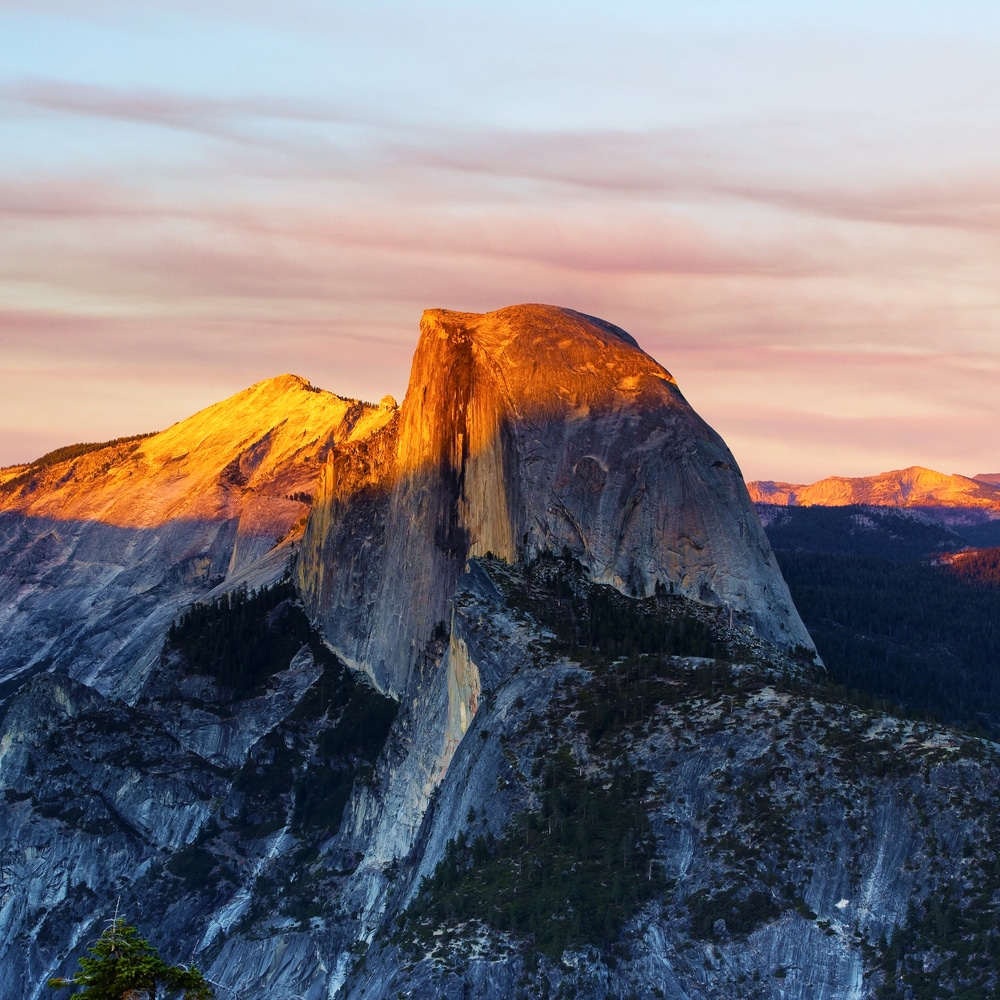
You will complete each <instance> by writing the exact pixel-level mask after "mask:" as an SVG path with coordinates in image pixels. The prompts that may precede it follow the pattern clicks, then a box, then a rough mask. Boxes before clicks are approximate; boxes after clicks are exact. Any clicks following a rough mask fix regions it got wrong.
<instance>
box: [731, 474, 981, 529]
mask: <svg viewBox="0 0 1000 1000" xmlns="http://www.w3.org/2000/svg"><path fill="white" fill-rule="evenodd" d="M747 489H748V490H749V491H750V496H751V498H752V499H753V501H754V502H755V503H767V504H775V505H777V506H781V507H811V506H818V507H845V506H849V505H851V504H864V505H869V506H877V507H960V508H971V509H977V510H980V511H983V512H985V513H987V514H988V516H989V517H991V518H1000V474H997V475H996V476H993V475H979V476H976V477H975V478H970V477H968V476H959V475H945V474H944V473H942V472H935V471H934V470H933V469H925V468H923V467H922V466H919V465H914V466H910V468H908V469H899V470H895V471H892V472H882V473H880V474H878V475H876V476H860V477H856V478H850V477H845V476H829V477H828V478H826V479H821V480H819V481H818V482H815V483H812V484H809V485H805V484H799V483H783V482H775V481H773V480H757V481H755V482H751V483H748V484H747Z"/></svg>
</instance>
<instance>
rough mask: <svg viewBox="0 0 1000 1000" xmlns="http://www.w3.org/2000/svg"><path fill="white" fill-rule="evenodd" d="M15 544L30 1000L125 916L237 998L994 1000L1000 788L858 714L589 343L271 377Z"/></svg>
mask: <svg viewBox="0 0 1000 1000" xmlns="http://www.w3.org/2000/svg"><path fill="white" fill-rule="evenodd" d="M0 511H2V512H0V541H2V548H0V593H2V594H3V605H2V608H0V615H3V616H4V617H3V621H2V624H3V638H2V642H3V645H2V646H0V667H2V669H3V675H2V676H3V687H2V688H0V698H2V707H0V789H2V795H3V798H2V801H0V844H2V845H3V848H2V854H0V995H3V996H14V995H19V996H26V997H30V998H37V997H41V996H43V995H45V994H46V992H47V989H46V987H45V985H44V984H45V982H46V979H47V978H48V977H50V976H58V975H70V974H72V971H73V969H74V967H75V965H76V959H77V957H78V956H79V955H80V954H81V952H82V951H83V950H84V949H85V948H86V946H87V943H88V942H89V941H92V940H93V939H94V938H95V937H96V936H97V934H98V933H99V932H100V928H101V927H102V926H103V922H104V921H105V920H106V919H107V918H108V917H109V916H110V915H111V914H112V913H113V911H114V909H115V906H116V905H117V906H118V907H119V912H121V913H124V914H125V915H126V916H127V918H128V919H129V921H130V922H132V923H135V924H137V925H138V926H139V928H140V930H141V931H142V932H143V933H144V934H145V935H147V936H149V937H150V938H153V939H154V940H155V943H156V944H157V945H158V946H159V948H160V950H161V952H162V953H163V954H164V955H165V957H167V958H168V959H169V960H170V961H172V962H179V963H184V964H191V963H194V964H197V965H198V966H199V967H200V968H201V969H202V970H203V971H204V972H205V973H206V976H207V978H208V979H209V981H210V982H211V983H212V984H213V985H214V988H215V990H216V995H217V996H219V997H230V996H239V997H241V998H264V997H268V998H279V1000H280V998H286V997H287V998H289V1000H290V998H293V997H297V998H304V1000H320V998H329V997H342V998H356V1000H362V998H364V1000H371V998H386V1000H389V998H399V997H420V998H428V1000H430V998H439V997H448V998H456V1000H457V998H465V997H473V996H474V997H483V998H495V1000H501V998H504V1000H506V998H510V997H525V998H527V997H548V998H554V997H581V998H594V1000H598V998H600V1000H604V998H606V997H609V996H610V997H633V996H635V997H668V998H677V1000H681V998H690V1000H694V998H708V997H727V998H733V1000H735V998H745V997H767V998H771V997H773V998H778V997H783V998H784V997H801V998H807V997H808V998H834V997H837V998H840V997H842V998H860V997H880V998H887V997H900V998H904V997H922V996H950V995H962V996H968V997H980V996H981V997H986V996H990V995H994V994H995V991H996V989H997V972H996V970H997V964H998V963H997V954H998V951H1000V927H998V922H997V918H996V913H997V907H998V904H1000V877H998V872H1000V828H998V823H997V820H996V815H995V810H994V809H993V808H992V803H993V802H994V801H995V799H996V796H997V794H998V792H1000V788H998V784H1000V750H998V747H997V746H996V745H995V744H993V743H990V742H988V741H987V740H985V739H983V738H981V736H976V735H974V734H968V733H963V732H960V731H956V730H946V729H944V728H942V727H939V726H934V725H932V724H930V723H929V722H927V721H926V720H924V719H916V718H901V717H897V716H893V715H891V714H888V712H887V707H888V706H886V705H885V704H884V703H881V702H878V701H877V700H873V699H872V698H867V699H866V698H865V697H862V696H861V695H860V694H859V693H858V692H854V693H853V694H851V693H850V692H847V691H844V690H843V689H838V688H836V687H835V686H834V685H832V684H831V683H830V682H829V679H828V678H827V677H826V675H825V673H824V669H823V667H822V664H821V662H820V661H819V659H818V657H817V655H816V651H815V647H814V646H813V643H812V640H811V638H810V636H809V634H808V632H807V631H806V630H805V628H804V626H803V625H802V622H801V620H800V618H799V616H798V613H797V611H796V610H795V607H794V606H793V604H792V601H791V598H790V597H789V592H788V589H787V587H786V586H785V582H784V580H783V578H782V576H781V573H780V571H779V569H778V566H777V563H776V562H775V558H774V555H773V553H772V551H771V548H770V545H769V543H768V541H767V537H766V536H765V534H764V532H763V530H762V528H761V524H760V521H759V519H758V517H757V514H756V512H755V510H754V506H753V504H752V502H751V499H750V496H749V494H748V492H747V490H746V488H745V487H744V485H743V483H742V479H741V476H740V473H739V469H738V467H737V465H736V462H735V460H734V459H733V456H732V455H731V454H730V453H729V451H728V449H727V448H726V446H725V444H724V443H723V442H722V440H721V439H720V438H719V436H718V435H717V434H715V432H714V431H712V430H711V429H710V428H709V427H708V426H707V425H706V424H705V423H704V422H703V421H702V420H701V419H700V418H699V417H698V416H697V415H696V414H695V413H694V412H693V410H692V409H691V407H690V406H689V405H688V404H687V402H686V401H685V400H684V398H683V396H682V395H681V393H680V390H679V389H678V387H677V383H676V381H675V380H674V378H673V377H672V376H671V375H670V374H669V373H668V372H667V371H666V370H665V369H664V368H662V367H661V366H660V365H659V364H658V363H657V362H656V361H654V360H653V359H652V358H650V357H649V356H648V355H647V354H645V353H644V352H643V351H642V350H641V348H639V346H638V345H637V344H636V342H635V340H633V338H632V337H631V336H629V335H628V334H627V333H625V332H624V331H622V330H620V329H618V328H617V327H615V326H613V325H611V324H609V323H606V322H604V321H603V320H599V319H595V318H593V317H589V316H585V315H583V314H580V313H577V312H573V311H572V310H568V309H559V308H555V307H551V306H538V305H529V306H515V307H511V308H508V309H502V310H499V311H497V312H493V313H486V314H468V313H456V312H450V311H446V310H430V311H428V312H426V313H425V314H424V317H423V319H422V321H421V333H420V340H419V343H418V346H417V350H416V354H415V357H414V362H413V369H412V374H411V377H410V382H409V386H408V389H407V394H406V397H405V399H404V401H403V403H402V404H401V405H400V406H398V407H397V406H396V405H395V403H394V402H393V401H392V400H391V399H386V400H384V401H383V402H382V403H381V404H379V405H372V404H366V403H361V402H357V401H352V400H347V399H343V398H341V397H338V396H335V395H333V394H331V393H326V392H323V391H320V390H317V389H315V388H314V387H312V386H310V385H309V384H308V383H307V382H305V380H303V379H299V378H297V377H295V376H283V377H281V378H279V379H275V380H272V381H270V382H265V383H260V384H259V385H257V386H254V387H252V388H251V389H249V390H247V391H246V392H245V393H241V394H238V395H237V396H235V397H233V398H232V399H230V400H227V401H225V402H223V403H220V404H218V405H217V406H215V407H210V408H209V409H208V410H206V411H203V413H201V414H198V415H196V416H195V417H193V418H191V419H190V420H188V421H183V422H182V423H180V424H177V425H175V426H174V427H173V428H170V429H168V430H167V431H165V432H163V433H162V434H159V435H153V436H146V437H143V438H136V439H120V440H118V441H116V442H109V443H106V444H104V445H87V446H70V447H69V448H66V449H60V450H58V451H57V452H54V453H52V454H50V455H48V456H44V457H43V458H42V459H39V460H38V461H37V462H35V463H32V464H31V465H29V466H24V467H20V468H18V469H13V470H4V472H3V474H2V475H0ZM962 991H964V992H962Z"/></svg>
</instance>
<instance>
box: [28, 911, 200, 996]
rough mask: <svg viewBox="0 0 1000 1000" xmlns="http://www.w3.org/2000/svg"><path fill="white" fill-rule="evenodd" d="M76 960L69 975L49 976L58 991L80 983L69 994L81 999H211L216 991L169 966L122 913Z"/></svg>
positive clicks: (193, 973) (193, 971)
mask: <svg viewBox="0 0 1000 1000" xmlns="http://www.w3.org/2000/svg"><path fill="white" fill-rule="evenodd" d="M88 951H89V955H84V956H82V957H81V958H80V969H79V970H78V971H77V973H76V975H75V976H73V978H72V979H61V978H56V979H50V980H49V982H48V985H49V986H51V987H52V988H53V989H57V990H61V989H66V988H69V987H80V988H79V989H77V990H75V992H74V993H73V994H72V996H74V997H80V998H81V1000H133V998H135V1000H140V998H141V1000H167V998H170V997H177V996H181V997H183V1000H210V998H211V997H213V996H214V995H215V994H214V992H213V990H212V988H211V986H209V984H208V983H207V982H206V981H205V977H204V976H203V975H202V974H201V973H200V972H199V971H198V970H197V969H195V968H191V969H185V968H182V967H181V966H178V965H167V963H166V962H165V961H163V959H162V958H160V955H159V953H158V952H157V950H156V948H154V947H153V946H152V945H151V944H150V943H149V942H148V941H147V940H145V938H141V937H139V932H138V931H137V930H136V929H135V928H134V927H130V926H129V925H128V924H126V923H125V921H124V920H123V919H121V918H120V917H116V918H115V919H114V920H113V921H112V922H111V924H110V925H109V926H108V927H107V928H106V930H105V931H104V933H103V934H102V935H101V936H100V937H99V938H98V939H97V941H96V942H95V943H94V944H93V945H92V946H91V947H90V948H89V949H88Z"/></svg>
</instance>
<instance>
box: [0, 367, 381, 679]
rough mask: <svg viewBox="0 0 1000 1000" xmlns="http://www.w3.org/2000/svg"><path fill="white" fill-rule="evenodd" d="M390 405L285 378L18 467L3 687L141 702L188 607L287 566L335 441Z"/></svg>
mask: <svg viewBox="0 0 1000 1000" xmlns="http://www.w3.org/2000/svg"><path fill="white" fill-rule="evenodd" d="M391 412H392V410H391V407H386V408H382V409H380V408H377V407H371V406H368V405H365V404H362V403H358V402H356V401H354V400H348V399H342V398H341V397H339V396H335V395H334V394H332V393H329V392H324V391H322V390H319V389H315V388H314V387H313V386H311V385H310V384H309V383H308V382H306V381H305V380H304V379H302V378H299V377H298V376H294V375H283V376H280V377H278V378H274V379H269V380H268V381H265V382H260V383H258V384H257V385H254V386H252V387H251V388H249V389H247V390H245V391H243V392H241V393H238V394H237V395H235V396H233V397H232V398H231V399H227V400H225V401H223V402H221V403H217V404H215V405H214V406H210V407H208V408H207V409H205V410H203V411H202V412H200V413H198V414H195V415H194V416H193V417H190V418H189V419H187V420H184V421H182V422H180V423H178V424H175V425H174V426H172V427H170V428H168V429H167V430H165V431H163V432H162V433H159V434H155V435H152V436H148V437H144V438H141V439H135V440H124V441H121V442H118V443H114V444H112V445H111V446H109V447H98V448H96V449H95V450H90V451H83V453H82V454H72V457H67V458H62V459H61V460H60V453H59V452H57V453H55V454H54V455H53V456H51V457H50V458H43V459H41V460H39V462H36V463H34V464H33V465H30V466H27V467H23V468H21V469H16V470H7V473H8V474H7V476H6V478H5V480H4V481H3V482H2V483H0V685H2V684H3V682H4V681H7V682H8V684H7V687H8V688H9V687H10V682H12V681H14V680H16V679H23V678H24V676H26V675H27V674H29V673H32V672H35V671H37V670H44V669H56V670H60V671H63V672H65V673H67V674H69V675H70V676H73V677H76V678H79V679H81V680H83V681H85V682H86V683H88V684H91V685H95V686H97V687H98V688H99V689H100V690H101V691H104V692H106V693H108V692H111V691H114V692H115V693H117V694H118V695H119V696H125V697H129V696H134V693H135V691H136V690H137V687H138V685H139V684H140V683H141V679H142V677H143V676H144V674H145V672H146V671H147V670H148V669H149V667H150V665H151V664H152V662H153V661H154V660H155V657H156V655H157V653H158V652H159V645H160V642H161V641H162V634H163V632H164V631H165V629H166V627H167V626H168V625H169V623H170V621H171V620H172V619H173V617H174V616H175V614H176V612H177V610H178V608H180V607H182V606H183V605H184V604H186V603H188V602H189V601H191V600H193V599H195V598H197V597H199V596H201V595H203V594H204V593H206V592H207V591H208V590H210V589H211V588H212V587H214V586H216V585H219V584H221V583H223V582H224V581H228V582H230V583H232V582H234V581H237V580H238V579H240V578H241V577H247V578H248V579H252V580H258V581H264V580H270V579H274V578H276V577H277V576H280V575H281V573H282V572H283V571H284V568H285V565H286V563H287V560H288V554H289V553H288V552H287V551H286V552H284V553H276V552H275V547H276V546H278V545H279V543H281V542H286V543H288V542H290V541H292V540H294V539H296V538H297V537H298V536H299V535H300V534H301V531H302V528H303V526H304V524H305V518H306V515H307V514H308V511H309V503H310V501H311V499H312V494H313V493H314V491H315V483H316V480H317V477H318V474H319V471H320V469H321V467H322V460H323V459H324V458H325V456H326V454H327V453H328V452H329V450H330V447H331V445H332V443H333V441H334V440H343V441H348V440H352V439H356V438H363V437H364V436H365V435H366V434H368V433H370V432H371V431H372V430H373V429H375V428H377V427H378V426H380V425H381V424H382V423H384V422H385V421H386V420H387V419H388V418H389V416H390V415H391ZM74 450H76V451H79V450H80V449H63V450H62V451H66V452H70V453H72V452H73V451H74ZM52 459H55V460H54V461H53V460H52Z"/></svg>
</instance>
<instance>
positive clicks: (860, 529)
mask: <svg viewBox="0 0 1000 1000" xmlns="http://www.w3.org/2000/svg"><path fill="white" fill-rule="evenodd" d="M759 509H762V510H764V511H767V512H768V513H767V514H766V515H765V521H766V531H767V537H768V539H769V540H770V542H771V546H772V547H773V548H774V549H781V550H783V551H787V552H826V553H828V554H830V555H841V556H847V555H851V556H867V557H871V558H874V559H888V560H891V561H893V562H914V561H917V560H920V559H924V558H926V557H927V556H929V555H931V554H933V553H941V552H957V551H958V550H960V549H962V548H964V547H965V546H966V545H968V544H970V543H969V541H968V540H967V539H966V538H965V537H963V535H962V533H961V531H960V530H959V529H957V528H956V529H955V530H952V529H951V528H949V527H945V526H944V525H943V524H941V523H939V522H937V521H935V520H933V519H932V518H930V517H927V516H922V515H920V514H918V513H915V512H914V511H910V510H898V509H897V508H895V507H870V506H864V505H860V504H851V505H847V506H843V507H821V506H815V507H780V508H774V507H771V506H770V505H764V504H761V505H759Z"/></svg>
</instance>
